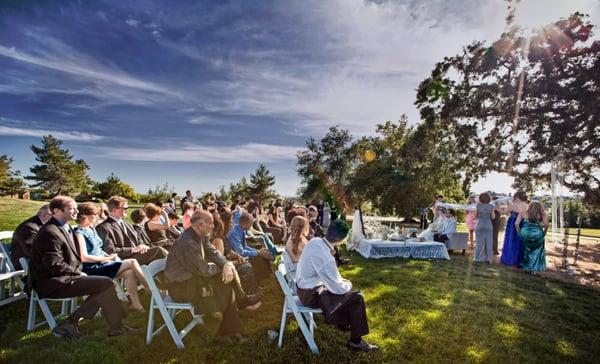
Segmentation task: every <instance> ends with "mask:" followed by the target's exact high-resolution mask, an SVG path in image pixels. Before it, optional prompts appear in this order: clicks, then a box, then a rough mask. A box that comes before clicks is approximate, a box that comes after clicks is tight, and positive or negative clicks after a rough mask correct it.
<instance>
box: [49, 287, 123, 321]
mask: <svg viewBox="0 0 600 364" xmlns="http://www.w3.org/2000/svg"><path fill="white" fill-rule="evenodd" d="M81 296H88V297H87V298H86V299H85V301H83V303H82V304H81V305H80V306H79V307H77V309H76V310H75V312H73V313H72V314H71V315H70V316H69V317H68V318H67V320H69V321H71V322H73V323H75V324H76V323H77V321H79V319H80V318H85V319H91V318H94V316H95V315H96V313H97V312H98V309H100V308H102V316H104V318H105V319H106V322H107V323H108V328H109V329H113V330H118V329H120V328H121V326H122V324H121V320H122V319H123V314H124V310H123V306H122V305H121V301H119V298H118V297H117V292H116V291H115V283H114V282H113V280H112V279H110V278H108V277H100V276H81V277H78V278H75V279H73V280H72V281H71V283H70V284H69V285H68V286H65V287H62V288H59V289H57V290H55V291H54V292H52V293H51V294H49V295H48V296H46V297H44V298H69V297H81Z"/></svg>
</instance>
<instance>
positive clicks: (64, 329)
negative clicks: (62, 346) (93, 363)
mask: <svg viewBox="0 0 600 364" xmlns="http://www.w3.org/2000/svg"><path fill="white" fill-rule="evenodd" d="M52 335H54V336H56V337H63V338H65V339H79V338H80V337H81V333H80V332H79V328H78V327H77V325H76V324H73V323H72V322H70V321H67V320H65V321H63V322H61V323H60V324H58V325H57V326H56V327H55V328H54V329H52Z"/></svg>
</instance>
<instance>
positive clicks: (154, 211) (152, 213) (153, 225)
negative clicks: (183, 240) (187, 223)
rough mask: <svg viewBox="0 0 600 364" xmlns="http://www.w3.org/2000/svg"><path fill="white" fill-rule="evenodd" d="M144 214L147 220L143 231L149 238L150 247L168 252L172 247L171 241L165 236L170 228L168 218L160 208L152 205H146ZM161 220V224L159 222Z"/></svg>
mask: <svg viewBox="0 0 600 364" xmlns="http://www.w3.org/2000/svg"><path fill="white" fill-rule="evenodd" d="M144 212H145V213H146V217H147V218H148V221H146V223H145V224H144V230H146V234H148V237H150V246H160V247H163V248H165V249H167V250H169V249H170V248H171V247H172V246H173V240H172V239H169V237H168V236H167V231H168V230H169V229H170V228H171V222H170V220H169V216H168V215H167V213H166V212H165V211H164V210H163V209H162V208H160V207H159V206H157V205H155V204H153V203H148V204H146V205H145V206H144ZM161 218H162V221H163V222H161Z"/></svg>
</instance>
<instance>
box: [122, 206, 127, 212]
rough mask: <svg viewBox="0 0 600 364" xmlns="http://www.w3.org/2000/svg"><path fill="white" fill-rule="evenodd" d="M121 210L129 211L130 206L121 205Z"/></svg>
mask: <svg viewBox="0 0 600 364" xmlns="http://www.w3.org/2000/svg"><path fill="white" fill-rule="evenodd" d="M121 210H123V211H127V210H129V206H123V207H121Z"/></svg>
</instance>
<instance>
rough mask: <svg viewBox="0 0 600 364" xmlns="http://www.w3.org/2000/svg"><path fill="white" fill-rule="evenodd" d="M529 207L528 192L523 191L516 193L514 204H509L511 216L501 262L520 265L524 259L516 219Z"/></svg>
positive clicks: (515, 265) (505, 233)
mask: <svg viewBox="0 0 600 364" xmlns="http://www.w3.org/2000/svg"><path fill="white" fill-rule="evenodd" d="M528 207H529V204H528V203H527V194H526V193H525V192H523V191H519V192H517V193H515V195H514V196H513V202H512V204H510V205H509V206H508V211H509V212H510V217H509V218H508V221H507V222H506V230H505V232H504V244H503V245H502V256H501V257H500V264H504V265H508V266H513V267H518V266H519V263H520V262H521V260H522V259H523V243H522V242H521V238H520V237H519V234H518V233H517V230H516V227H515V221H516V220H517V216H518V215H519V214H520V213H522V212H525V211H527V208H528Z"/></svg>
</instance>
